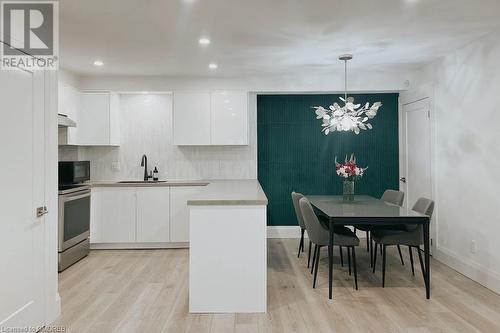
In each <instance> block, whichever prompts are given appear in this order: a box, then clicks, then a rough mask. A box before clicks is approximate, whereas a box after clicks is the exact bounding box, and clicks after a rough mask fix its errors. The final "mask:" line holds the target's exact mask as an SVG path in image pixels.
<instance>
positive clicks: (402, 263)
mask: <svg viewBox="0 0 500 333" xmlns="http://www.w3.org/2000/svg"><path fill="white" fill-rule="evenodd" d="M398 252H399V258H400V259H401V265H403V266H404V265H405V262H404V260H403V254H402V253H401V246H399V245H398Z"/></svg>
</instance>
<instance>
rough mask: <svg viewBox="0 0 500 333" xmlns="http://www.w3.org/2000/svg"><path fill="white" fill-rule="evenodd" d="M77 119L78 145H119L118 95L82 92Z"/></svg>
mask: <svg viewBox="0 0 500 333" xmlns="http://www.w3.org/2000/svg"><path fill="white" fill-rule="evenodd" d="M81 96H82V97H81V109H80V113H79V117H78V122H77V128H78V144H79V145H82V146H117V145H119V144H120V117H119V105H118V104H119V102H118V95H117V94H114V93H111V92H83V93H82V95H81Z"/></svg>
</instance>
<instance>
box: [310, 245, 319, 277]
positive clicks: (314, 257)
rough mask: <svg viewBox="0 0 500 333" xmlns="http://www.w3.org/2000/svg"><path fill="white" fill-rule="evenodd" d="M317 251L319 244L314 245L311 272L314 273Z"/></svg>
mask: <svg viewBox="0 0 500 333" xmlns="http://www.w3.org/2000/svg"><path fill="white" fill-rule="evenodd" d="M316 251H318V245H314V254H313V262H312V266H311V274H312V273H313V270H314V263H315V262H316Z"/></svg>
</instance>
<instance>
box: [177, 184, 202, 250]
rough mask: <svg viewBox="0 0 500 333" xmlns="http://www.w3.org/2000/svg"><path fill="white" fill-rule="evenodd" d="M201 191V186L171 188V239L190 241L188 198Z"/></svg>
mask: <svg viewBox="0 0 500 333" xmlns="http://www.w3.org/2000/svg"><path fill="white" fill-rule="evenodd" d="M199 191H200V186H189V187H184V186H182V187H180V186H179V187H172V188H171V189H170V241H172V242H189V209H188V206H187V201H188V199H190V198H192V197H193V195H194V194H196V193H198V192H199Z"/></svg>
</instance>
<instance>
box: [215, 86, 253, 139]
mask: <svg viewBox="0 0 500 333" xmlns="http://www.w3.org/2000/svg"><path fill="white" fill-rule="evenodd" d="M210 96H211V117H212V120H211V131H212V133H211V144H212V145H248V97H247V93H246V92H241V91H214V92H212V93H211V95H210Z"/></svg>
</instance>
